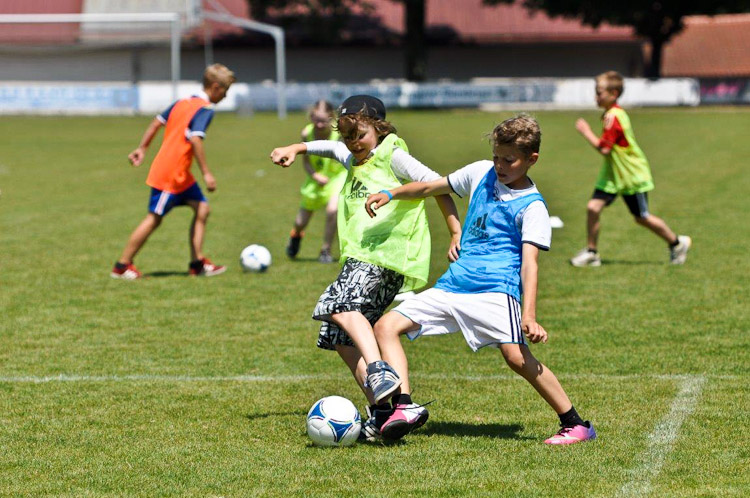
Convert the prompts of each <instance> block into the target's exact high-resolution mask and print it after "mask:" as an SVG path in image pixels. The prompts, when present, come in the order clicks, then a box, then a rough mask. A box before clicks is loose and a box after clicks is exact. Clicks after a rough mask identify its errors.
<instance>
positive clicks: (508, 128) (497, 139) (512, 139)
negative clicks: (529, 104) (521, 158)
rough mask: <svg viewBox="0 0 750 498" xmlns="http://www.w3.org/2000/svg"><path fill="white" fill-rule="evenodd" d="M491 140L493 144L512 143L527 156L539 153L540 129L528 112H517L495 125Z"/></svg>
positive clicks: (540, 142)
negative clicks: (517, 113) (515, 114)
mask: <svg viewBox="0 0 750 498" xmlns="http://www.w3.org/2000/svg"><path fill="white" fill-rule="evenodd" d="M492 141H493V143H494V144H495V145H508V144H510V145H514V146H516V147H517V148H518V150H520V151H521V152H523V153H524V154H526V156H527V157H528V156H530V155H531V154H533V153H537V154H538V153H539V147H541V145H542V130H541V129H540V128H539V123H537V122H536V119H534V118H532V117H531V116H529V115H528V114H519V115H518V116H514V117H512V118H510V119H506V120H505V121H503V122H502V123H500V124H499V125H497V126H496V127H495V129H494V130H492Z"/></svg>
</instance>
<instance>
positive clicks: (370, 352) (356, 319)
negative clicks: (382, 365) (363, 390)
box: [331, 311, 381, 365]
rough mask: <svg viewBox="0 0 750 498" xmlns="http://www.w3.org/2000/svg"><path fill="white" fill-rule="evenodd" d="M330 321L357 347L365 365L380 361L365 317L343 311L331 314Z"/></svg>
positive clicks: (357, 313) (375, 343) (370, 327)
mask: <svg viewBox="0 0 750 498" xmlns="http://www.w3.org/2000/svg"><path fill="white" fill-rule="evenodd" d="M331 319H332V320H333V321H334V323H336V325H338V326H339V327H341V328H342V329H344V330H345V331H346V333H347V334H348V335H349V337H350V338H351V340H352V341H353V342H354V345H355V346H357V349H358V350H359V352H360V354H361V355H362V358H363V359H364V361H365V364H367V365H369V364H370V363H373V362H376V361H380V360H381V358H380V350H379V349H378V343H377V342H376V341H375V334H374V333H373V331H372V325H370V322H369V321H367V318H365V315H363V314H362V313H360V312H359V311H345V312H343V313H334V314H332V315H331Z"/></svg>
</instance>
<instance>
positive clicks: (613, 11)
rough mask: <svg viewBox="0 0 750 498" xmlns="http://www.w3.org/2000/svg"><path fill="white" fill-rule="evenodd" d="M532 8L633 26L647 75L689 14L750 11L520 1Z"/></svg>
mask: <svg viewBox="0 0 750 498" xmlns="http://www.w3.org/2000/svg"><path fill="white" fill-rule="evenodd" d="M483 1H484V3H485V4H487V5H496V4H499V3H506V4H512V3H514V2H515V1H516V0H483ZM522 3H523V5H524V6H525V7H527V8H528V9H530V10H532V11H539V10H541V11H544V12H546V13H547V14H548V15H549V16H551V17H558V16H562V17H567V18H575V19H578V20H580V21H581V22H583V23H584V24H586V25H589V26H593V27H597V26H599V25H600V24H601V23H602V22H607V23H609V24H613V25H617V26H632V27H633V29H634V30H635V32H636V34H638V35H640V36H643V37H645V38H647V39H648V40H649V42H650V45H651V57H650V60H649V61H648V64H647V66H646V76H647V77H649V78H658V77H659V76H660V75H661V57H662V49H663V48H664V44H665V43H666V42H667V41H669V39H670V38H672V37H673V36H674V35H675V34H677V33H679V32H680V31H681V30H682V28H683V27H684V25H683V18H684V17H685V16H689V15H716V14H729V13H737V12H747V11H750V0H729V1H726V0H684V1H681V0H663V1H656V0H629V1H620V2H597V1H595V0H522Z"/></svg>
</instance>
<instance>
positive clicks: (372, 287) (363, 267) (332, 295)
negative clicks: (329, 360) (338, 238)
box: [312, 258, 404, 349]
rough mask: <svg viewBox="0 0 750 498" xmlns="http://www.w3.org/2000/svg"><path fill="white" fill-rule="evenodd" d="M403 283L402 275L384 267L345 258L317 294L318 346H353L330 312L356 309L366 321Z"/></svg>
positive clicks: (372, 319) (379, 313)
mask: <svg viewBox="0 0 750 498" xmlns="http://www.w3.org/2000/svg"><path fill="white" fill-rule="evenodd" d="M403 284H404V276H403V275H401V274H400V273H398V272H395V271H393V270H389V269H388V268H383V267H382V266H376V265H373V264H370V263H363V262H362V261H357V260H356V259H351V258H350V259H347V260H346V262H345V263H344V266H343V267H342V268H341V273H339V276H338V278H336V281H335V282H333V283H332V284H331V285H329V286H328V287H327V288H326V290H325V291H324V292H323V295H322V296H320V299H319V300H318V304H317V306H315V311H313V316H312V317H313V319H315V320H320V321H322V322H323V323H322V324H321V325H320V334H319V335H318V347H319V348H323V349H336V346H337V345H343V346H354V343H353V342H352V340H351V339H350V338H349V336H348V335H347V334H346V332H344V330H343V329H341V328H340V327H339V326H338V325H336V324H335V323H333V321H332V320H331V315H332V314H335V313H343V312H345V311H359V312H360V313H362V314H363V315H364V316H365V318H367V320H368V321H369V322H370V324H371V325H375V322H377V321H378V319H379V318H380V317H381V316H383V313H385V310H386V308H388V306H389V305H390V304H391V303H392V302H393V298H394V297H396V294H398V291H399V289H400V288H401V286H402V285H403Z"/></svg>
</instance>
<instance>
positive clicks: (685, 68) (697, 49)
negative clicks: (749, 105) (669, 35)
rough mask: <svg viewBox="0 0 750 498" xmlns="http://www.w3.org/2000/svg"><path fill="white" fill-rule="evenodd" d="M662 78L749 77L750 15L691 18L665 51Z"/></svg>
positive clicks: (686, 19) (687, 19)
mask: <svg viewBox="0 0 750 498" xmlns="http://www.w3.org/2000/svg"><path fill="white" fill-rule="evenodd" d="M662 75H663V76H669V77H680V76H689V77H695V78H735V77H750V14H728V15H720V16H714V17H709V16H691V17H687V18H685V29H684V30H683V31H682V32H680V33H679V34H677V35H676V36H675V37H674V38H673V39H672V40H671V41H670V42H669V44H667V45H666V46H665V47H664V56H663V59H662Z"/></svg>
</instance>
